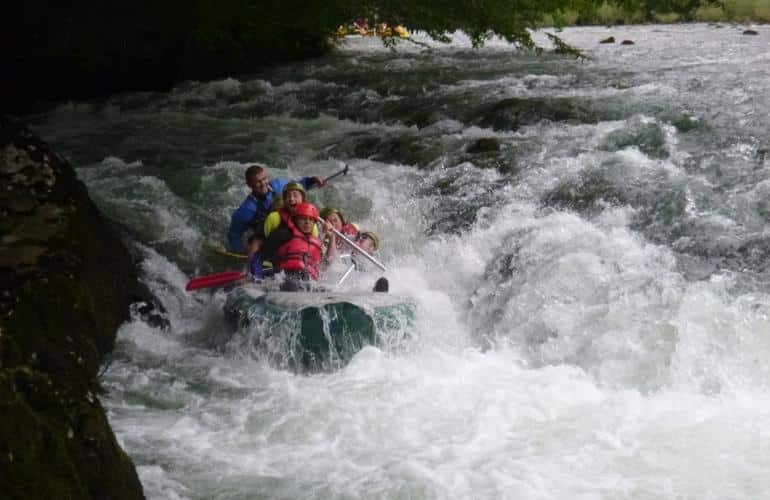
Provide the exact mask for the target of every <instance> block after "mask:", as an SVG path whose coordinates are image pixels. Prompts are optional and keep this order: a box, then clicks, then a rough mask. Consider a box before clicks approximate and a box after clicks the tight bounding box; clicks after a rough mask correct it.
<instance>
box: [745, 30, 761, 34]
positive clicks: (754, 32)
mask: <svg viewBox="0 0 770 500" xmlns="http://www.w3.org/2000/svg"><path fill="white" fill-rule="evenodd" d="M743 34H744V35H759V33H757V32H756V31H754V30H744V31H743Z"/></svg>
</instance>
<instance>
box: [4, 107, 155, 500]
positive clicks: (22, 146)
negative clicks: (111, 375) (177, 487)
mask: <svg viewBox="0 0 770 500" xmlns="http://www.w3.org/2000/svg"><path fill="white" fill-rule="evenodd" d="M0 183H2V185H3V186H4V187H5V189H3V190H2V191H0V207H6V209H5V211H4V214H3V216H4V220H5V221H6V224H4V228H6V229H7V230H8V232H7V233H5V234H3V237H2V239H0V278H2V290H1V291H0V414H2V421H3V425H2V426H0V491H2V492H3V494H4V495H8V497H10V498H20V499H21V498H86V499H88V498H94V499H97V498H112V499H130V498H143V493H142V486H141V484H140V483H139V479H138V477H137V475H136V471H135V470H134V467H133V464H132V463H131V460H130V459H129V458H128V457H127V456H126V454H125V453H124V452H123V451H122V450H121V449H120V447H119V446H118V444H117V441H116V440H115V436H114V435H113V432H112V430H111V429H110V427H109V423H108V422H107V418H106V416H105V414H104V410H103V408H102V407H101V405H100V403H99V400H98V398H97V396H96V395H97V394H98V393H99V391H100V386H99V382H98V376H97V374H98V370H99V366H100V364H101V362H102V360H103V358H104V356H105V355H106V354H107V353H108V352H110V351H111V350H112V348H113V344H114V341H115V334H116V332H117V329H118V327H119V326H120V324H121V323H122V322H123V321H125V320H126V319H127V317H128V311H129V305H130V303H131V301H132V296H133V294H134V293H135V291H136V289H137V280H136V273H135V270H134V267H133V262H132V259H131V257H130V255H129V254H128V251H127V250H126V248H125V247H124V245H123V244H122V243H121V241H120V239H119V238H118V237H117V235H116V234H115V233H114V231H113V230H112V228H111V227H110V225H109V224H107V223H106V221H104V220H103V219H102V217H101V215H100V214H99V212H98V211H97V209H96V207H95V206H94V204H93V203H92V202H91V200H90V199H89V198H88V194H87V192H86V189H85V186H84V185H83V184H82V183H81V182H80V181H78V180H77V178H76V176H75V172H74V171H73V169H72V167H71V166H70V165H69V164H68V163H66V162H65V161H64V160H62V159H61V158H60V157H59V156H58V155H56V154H54V153H53V152H52V151H51V150H50V149H49V148H48V146H47V145H46V144H45V143H44V142H43V141H41V140H40V139H38V138H36V137H34V136H33V135H32V134H30V133H29V131H28V130H27V129H26V128H25V127H24V126H23V125H22V124H21V123H19V122H18V121H16V120H14V119H11V118H8V117H0ZM9 207H10V208H14V207H15V209H9ZM20 207H21V208H20ZM31 249H34V251H31Z"/></svg>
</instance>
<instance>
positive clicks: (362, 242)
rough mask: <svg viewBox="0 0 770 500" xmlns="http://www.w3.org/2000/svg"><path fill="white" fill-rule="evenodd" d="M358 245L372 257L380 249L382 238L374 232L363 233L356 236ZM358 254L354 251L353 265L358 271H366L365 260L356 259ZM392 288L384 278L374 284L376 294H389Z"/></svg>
mask: <svg viewBox="0 0 770 500" xmlns="http://www.w3.org/2000/svg"><path fill="white" fill-rule="evenodd" d="M355 243H356V245H358V246H359V248H361V250H363V251H364V252H366V253H368V254H369V255H372V254H373V253H374V252H376V251H377V250H379V249H380V238H379V237H378V236H377V233H375V232H374V231H361V232H359V233H358V235H357V236H356V240H355ZM357 253H358V251H357V250H353V254H352V256H351V259H352V261H353V264H355V266H356V269H358V270H364V263H363V262H362V260H363V259H356V254H357ZM389 288H390V284H389V283H388V280H387V279H385V278H384V277H382V278H379V279H378V280H377V282H376V283H375V284H374V290H373V291H375V292H387V291H388V289H389Z"/></svg>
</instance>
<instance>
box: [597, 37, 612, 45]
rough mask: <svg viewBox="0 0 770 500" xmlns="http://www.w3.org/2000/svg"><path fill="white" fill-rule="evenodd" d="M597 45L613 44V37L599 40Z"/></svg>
mask: <svg viewBox="0 0 770 500" xmlns="http://www.w3.org/2000/svg"><path fill="white" fill-rule="evenodd" d="M599 43H615V37H614V36H611V37H607V38H604V39H603V40H599Z"/></svg>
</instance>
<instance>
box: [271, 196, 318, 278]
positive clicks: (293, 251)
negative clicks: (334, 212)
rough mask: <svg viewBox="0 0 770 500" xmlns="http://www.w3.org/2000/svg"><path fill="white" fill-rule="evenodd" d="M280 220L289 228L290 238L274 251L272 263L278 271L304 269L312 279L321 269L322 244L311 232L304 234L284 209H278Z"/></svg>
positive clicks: (316, 276)
mask: <svg viewBox="0 0 770 500" xmlns="http://www.w3.org/2000/svg"><path fill="white" fill-rule="evenodd" d="M280 214H281V220H282V221H283V223H285V224H286V225H287V226H288V227H289V230H291V239H290V240H289V241H287V242H286V243H284V244H283V245H281V246H280V247H279V248H278V250H277V251H276V252H275V258H273V265H274V266H276V268H277V269H278V270H279V271H304V272H306V273H308V274H309V275H310V277H311V278H313V279H314V280H317V279H318V276H319V274H320V271H321V257H322V256H323V244H322V243H321V240H320V239H318V238H317V237H315V236H313V235H312V234H310V235H308V234H304V233H303V232H302V231H300V230H299V229H298V228H297V226H295V225H294V222H293V221H292V220H291V217H290V216H289V213H288V212H287V211H286V210H280Z"/></svg>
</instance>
